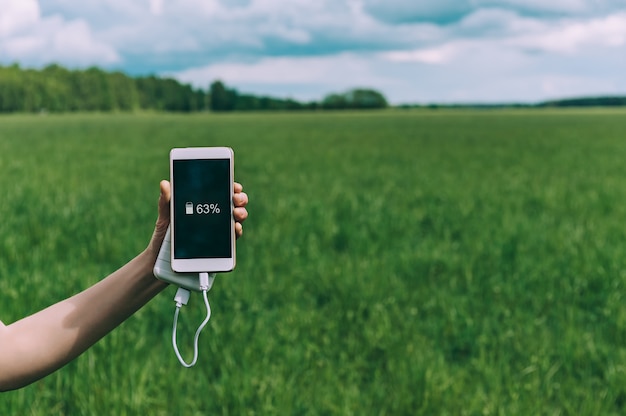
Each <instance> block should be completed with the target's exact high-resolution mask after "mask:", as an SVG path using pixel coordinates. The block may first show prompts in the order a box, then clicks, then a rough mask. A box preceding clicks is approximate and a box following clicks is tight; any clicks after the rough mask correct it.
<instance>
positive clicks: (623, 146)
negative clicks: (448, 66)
mask: <svg viewBox="0 0 626 416" xmlns="http://www.w3.org/2000/svg"><path fill="white" fill-rule="evenodd" d="M216 145H227V146H231V147H233V148H234V150H235V157H236V165H235V176H236V180H238V181H239V182H242V183H243V184H244V187H245V190H246V191H247V192H248V194H249V196H250V204H249V206H248V209H249V212H250V218H249V219H248V221H247V222H246V223H245V227H244V228H245V233H244V237H243V238H242V239H241V240H240V241H239V242H238V246H237V249H238V265H237V269H236V270H235V271H234V272H233V273H230V274H225V275H219V276H218V280H217V281H216V283H215V285H214V286H213V289H212V290H211V292H210V294H209V295H210V299H211V304H212V308H213V317H212V318H211V321H210V323H209V325H208V327H207V328H206V329H205V331H204V332H203V334H202V336H201V338H200V347H201V354H200V358H199V363H198V365H197V366H196V367H194V368H193V369H184V368H182V367H181V366H180V365H179V364H178V361H177V360H176V358H175V356H174V353H173V351H172V347H171V344H170V337H171V324H172V315H173V312H174V303H173V302H172V297H173V295H174V292H175V289H174V288H168V290H167V291H166V292H164V293H163V294H162V295H160V296H159V297H158V298H156V299H155V300H154V301H152V302H151V303H150V304H149V305H148V306H147V307H145V308H144V309H143V310H141V311H140V312H139V313H138V314H137V315H135V316H134V317H132V318H131V319H130V320H129V321H127V322H126V323H125V324H123V325H122V326H121V327H120V328H118V329H116V330H115V331H114V332H113V333H112V334H110V335H109V336H108V337H106V338H105V339H103V340H102V341H101V342H100V343H98V344H97V345H96V346H95V347H94V348H92V349H91V350H89V351H88V352H86V353H85V354H84V355H82V356H81V357H80V358H79V359H78V360H76V361H74V362H73V363H71V364H69V365H68V366H66V367H64V368H63V369H62V370H61V371H59V372H57V373H55V374H54V375H52V376H50V377H48V378H46V379H44V380H42V381H40V382H37V383H35V384H33V385H31V386H29V387H27V388H25V389H22V390H19V391H14V392H9V393H4V394H2V395H0V414H2V415H50V414H66V415H105V414H111V415H113V414H114V415H139V414H150V415H201V414H202V415H205V414H211V415H418V414H424V415H444V414H447V415H464V414H467V415H494V414H500V415H511V414H519V415H539V414H549V415H610V414H615V415H619V414H624V412H625V411H626V348H625V347H626V183H625V181H624V178H626V163H625V161H626V111H623V110H585V111H582V110H569V111H556V110H543V111H539V110H532V111H531V110H517V111H404V112H403V111H385V112H362V113H340V112H338V113H318V114H227V115H215V114H213V115H206V114H205V115H193V116H178V115H151V114H145V115H97V114H96V115H61V116H30V115H16V116H3V117H0V173H1V174H0V189H1V191H2V198H1V200H0V305H1V307H0V319H2V320H3V321H4V322H5V323H7V324H8V323H10V322H13V321H15V320H17V319H19V318H21V317H23V316H26V315H28V314H30V313H32V312H34V311H36V310H39V309H41V308H43V307H45V306H47V305H49V304H51V303H54V302H55V301H58V300H60V299H62V298H64V297H67V296H68V295H71V294H72V293H75V292H76V291H79V290H81V289H82V288H85V287H87V286H88V285H90V284H92V283H94V282H96V281H97V280H99V279H101V278H102V277H104V276H105V275H107V274H108V273H110V272H112V271H113V270H115V269H116V268H118V267H119V266H121V265H122V264H124V263H125V262H126V261H127V260H129V259H130V258H131V257H132V256H134V255H135V254H136V253H137V252H139V251H140V250H142V249H143V248H144V246H145V244H146V243H147V242H148V239H149V236H150V234H151V230H152V225H153V223H154V220H155V219H156V200H157V198H158V182H159V180H160V179H162V178H166V177H167V175H168V160H167V157H168V152H169V149H170V148H171V147H176V146H216ZM203 313H204V312H203V307H202V304H201V302H200V299H199V298H198V297H194V298H192V300H191V302H190V305H188V306H187V307H186V308H185V309H183V313H182V315H181V323H180V325H181V327H180V332H179V342H180V344H181V348H182V351H183V353H184V354H185V355H186V356H189V354H190V353H191V350H190V346H191V337H192V335H193V331H194V330H195V328H196V326H197V324H198V323H199V322H200V321H201V320H202V318H203ZM1 348H2V347H1V346H0V351H1Z"/></svg>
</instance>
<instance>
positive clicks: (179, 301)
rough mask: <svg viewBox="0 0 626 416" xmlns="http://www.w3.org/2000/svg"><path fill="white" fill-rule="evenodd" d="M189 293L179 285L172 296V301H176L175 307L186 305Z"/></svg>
mask: <svg viewBox="0 0 626 416" xmlns="http://www.w3.org/2000/svg"><path fill="white" fill-rule="evenodd" d="M190 295H191V293H190V292H189V291H188V290H187V289H185V288H182V287H179V288H178V290H177V291H176V295H175V296H174V302H176V307H177V308H181V307H182V306H183V305H186V304H187V302H189V296H190Z"/></svg>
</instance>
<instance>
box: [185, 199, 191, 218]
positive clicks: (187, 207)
mask: <svg viewBox="0 0 626 416" xmlns="http://www.w3.org/2000/svg"><path fill="white" fill-rule="evenodd" d="M185 214H187V215H191V214H193V202H187V203H186V204H185Z"/></svg>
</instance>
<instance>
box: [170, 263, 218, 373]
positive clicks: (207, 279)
mask: <svg viewBox="0 0 626 416" xmlns="http://www.w3.org/2000/svg"><path fill="white" fill-rule="evenodd" d="M199 279H200V290H201V291H202V297H203V298H204V304H205V305H206V318H205V319H204V321H202V323H201V324H200V326H199V327H198V329H197V330H196V334H195V336H194V338H193V360H192V361H191V363H187V362H186V361H185V360H184V359H183V357H182V356H181V355H180V351H178V345H177V343H176V327H177V324H178V314H179V313H180V309H181V308H182V306H183V305H186V304H187V302H188V301H189V296H190V292H189V291H188V290H187V289H184V288H182V287H179V288H178V290H177V291H176V295H175V296H174V302H176V310H175V311H174V328H173V330H172V345H173V346H174V352H175V353H176V357H178V361H180V363H181V365H182V366H183V367H187V368H189V367H193V366H194V365H196V361H197V360H198V338H199V337H200V332H202V330H203V329H204V327H205V326H206V325H207V324H208V323H209V319H211V305H209V298H208V296H207V292H208V291H209V290H211V286H213V281H214V280H215V274H211V275H210V276H209V274H208V273H206V272H203V273H200V275H199Z"/></svg>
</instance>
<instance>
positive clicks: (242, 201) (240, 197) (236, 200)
mask: <svg viewBox="0 0 626 416" xmlns="http://www.w3.org/2000/svg"><path fill="white" fill-rule="evenodd" d="M233 204H234V205H235V206H236V207H245V206H246V205H247V204H248V194H246V193H245V192H240V193H236V194H234V195H233Z"/></svg>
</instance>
